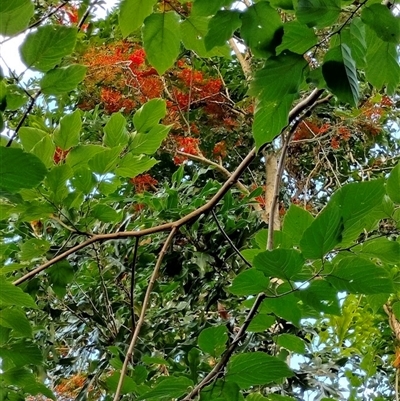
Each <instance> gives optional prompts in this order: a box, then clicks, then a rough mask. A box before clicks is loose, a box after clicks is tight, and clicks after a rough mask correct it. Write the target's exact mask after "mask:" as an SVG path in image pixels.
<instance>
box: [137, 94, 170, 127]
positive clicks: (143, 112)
mask: <svg viewBox="0 0 400 401" xmlns="http://www.w3.org/2000/svg"><path fill="white" fill-rule="evenodd" d="M166 114H167V106H166V103H165V100H164V99H151V100H149V101H148V102H147V103H145V104H144V105H143V106H142V107H141V108H140V109H139V110H137V111H136V112H135V115H134V116H133V124H134V125H135V128H136V131H137V132H142V133H146V132H148V131H150V129H151V128H153V126H155V125H157V124H158V123H159V122H160V120H161V119H162V118H164V117H165V115H166Z"/></svg>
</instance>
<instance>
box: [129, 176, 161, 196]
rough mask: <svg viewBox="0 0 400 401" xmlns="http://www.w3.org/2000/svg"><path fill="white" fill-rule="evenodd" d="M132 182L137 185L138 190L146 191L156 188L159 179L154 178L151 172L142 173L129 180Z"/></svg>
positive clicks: (136, 189)
mask: <svg viewBox="0 0 400 401" xmlns="http://www.w3.org/2000/svg"><path fill="white" fill-rule="evenodd" d="M129 182H130V183H131V184H133V185H134V186H135V191H136V192H144V191H148V190H149V189H155V185H157V184H158V181H157V180H156V179H155V178H153V177H152V176H151V175H150V174H141V175H138V176H136V177H134V178H131V179H130V180H129Z"/></svg>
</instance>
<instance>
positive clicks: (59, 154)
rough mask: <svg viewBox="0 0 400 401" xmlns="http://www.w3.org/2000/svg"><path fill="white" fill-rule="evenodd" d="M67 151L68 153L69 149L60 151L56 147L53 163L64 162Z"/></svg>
mask: <svg viewBox="0 0 400 401" xmlns="http://www.w3.org/2000/svg"><path fill="white" fill-rule="evenodd" d="M69 151H70V149H68V150H62V149H61V148H60V147H58V146H57V147H56V150H55V152H54V155H53V160H54V163H55V164H60V163H61V162H63V161H64V160H65V158H66V157H67V155H68V153H69Z"/></svg>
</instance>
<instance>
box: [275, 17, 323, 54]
mask: <svg viewBox="0 0 400 401" xmlns="http://www.w3.org/2000/svg"><path fill="white" fill-rule="evenodd" d="M283 31H284V35H283V40H282V43H281V44H280V45H279V46H278V47H277V48H276V53H277V54H279V53H282V52H283V51H284V50H290V51H291V52H293V53H297V54H304V53H305V52H306V51H307V50H309V49H310V48H311V47H313V46H314V45H316V44H317V42H318V38H317V36H316V35H315V33H314V30H313V29H310V28H307V27H306V26H304V25H303V24H300V23H299V22H298V21H291V22H288V23H286V24H284V26H283Z"/></svg>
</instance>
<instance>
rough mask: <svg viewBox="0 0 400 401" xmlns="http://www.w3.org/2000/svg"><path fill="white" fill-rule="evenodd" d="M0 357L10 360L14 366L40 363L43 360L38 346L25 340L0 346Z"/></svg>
mask: <svg viewBox="0 0 400 401" xmlns="http://www.w3.org/2000/svg"><path fill="white" fill-rule="evenodd" d="M0 358H4V359H9V360H11V361H12V363H13V364H14V366H15V367H16V368H20V367H24V366H26V365H41V364H42V362H43V356H42V352H41V351H40V349H39V347H38V346H37V345H35V344H30V343H28V342H25V341H23V342H18V343H14V344H9V345H8V346H5V347H0Z"/></svg>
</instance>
